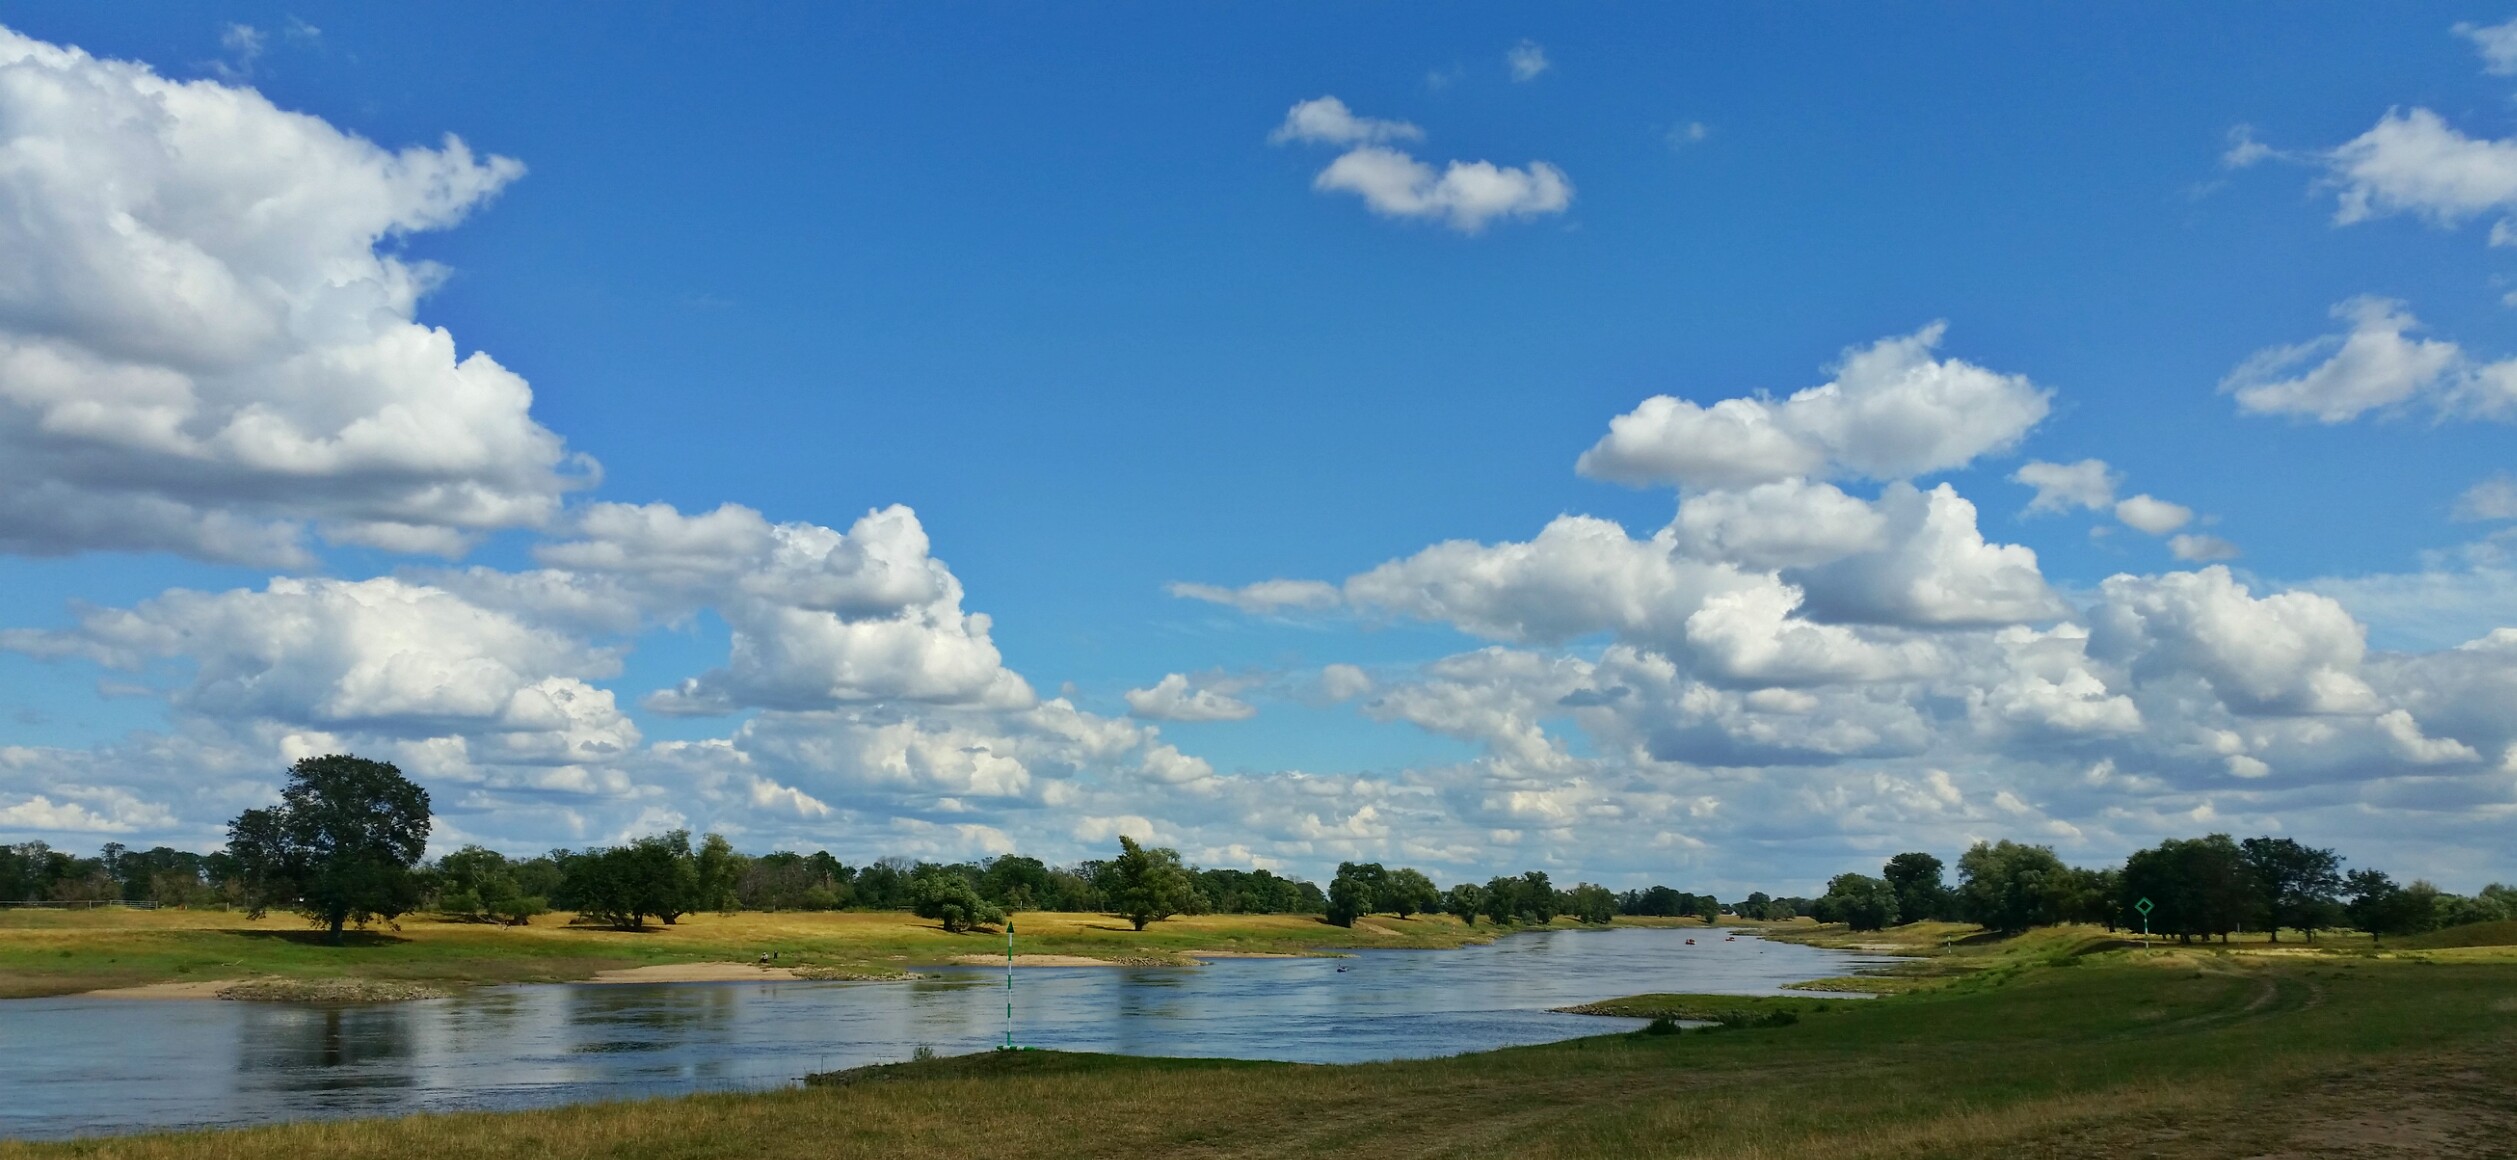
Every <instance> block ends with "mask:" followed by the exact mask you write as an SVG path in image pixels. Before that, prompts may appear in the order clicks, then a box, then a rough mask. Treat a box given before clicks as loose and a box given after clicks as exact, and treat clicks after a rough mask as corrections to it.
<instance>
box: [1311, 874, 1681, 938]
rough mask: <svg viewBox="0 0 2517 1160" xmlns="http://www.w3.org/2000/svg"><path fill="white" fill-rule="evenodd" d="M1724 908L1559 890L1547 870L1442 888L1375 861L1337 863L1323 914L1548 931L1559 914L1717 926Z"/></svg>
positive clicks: (1662, 896) (1654, 893) (1663, 891)
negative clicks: (1430, 918) (1438, 917)
mask: <svg viewBox="0 0 2517 1160" xmlns="http://www.w3.org/2000/svg"><path fill="white" fill-rule="evenodd" d="M1722 913H1723V907H1722V904H1721V903H1720V902H1718V901H1716V900H1715V899H1714V897H1713V896H1712V895H1709V894H1689V893H1686V892H1684V891H1680V890H1673V889H1671V888H1669V887H1667V886H1652V887H1648V888H1645V889H1640V890H1628V891H1626V892H1624V893H1622V894H1619V893H1616V892H1614V891H1611V890H1609V889H1608V888H1607V887H1605V886H1601V885H1598V884H1597V883H1591V882H1583V883H1579V884H1577V885H1575V886H1574V887H1573V888H1572V889H1570V890H1559V889H1557V888H1556V886H1555V884H1554V883H1552V882H1550V881H1549V880H1548V878H1547V873H1546V872H1545V871H1543V870H1531V871H1528V872H1527V873H1523V874H1518V875H1498V876H1496V877H1494V878H1490V879H1488V880H1487V881H1486V884H1485V885H1483V886H1479V885H1477V884H1476V883H1473V882H1462V883H1459V884H1458V885H1455V886H1453V887H1451V888H1450V889H1448V890H1444V889H1442V888H1440V887H1438V886H1435V885H1434V883H1433V879H1431V878H1429V877H1427V876H1426V875H1425V873H1424V872H1423V871H1420V870H1415V869H1412V868H1404V867H1402V868H1400V869H1397V870H1391V869H1389V868H1387V867H1385V866H1383V865H1381V864H1380V863H1378V862H1340V863H1338V864H1337V876H1336V877H1335V878H1333V879H1331V880H1330V881H1329V886H1328V907H1327V909H1326V910H1325V911H1323V912H1322V916H1323V917H1324V918H1326V919H1327V920H1328V921H1330V922H1333V923H1336V924H1337V925H1339V926H1353V925H1354V924H1355V920H1356V919H1358V918H1362V917H1363V916H1365V915H1369V914H1388V915H1393V916H1395V917H1398V918H1401V919H1404V918H1409V917H1412V916H1414V915H1417V914H1449V915H1452V916H1454V917H1456V918H1458V919H1459V920H1461V921H1462V922H1465V923H1467V924H1469V925H1470V926H1475V925H1477V920H1479V919H1481V918H1482V919H1484V920H1486V921H1487V922H1489V923H1492V924H1494V925H1496V926H1506V925H1512V924H1517V923H1533V924H1537V925H1541V926H1544V925H1546V924H1547V923H1550V922H1553V921H1555V919H1556V917H1557V916H1558V915H1564V916H1568V917H1571V918H1573V919H1575V920H1577V921H1580V922H1584V923H1591V924H1596V925H1606V924H1608V923H1610V922H1613V921H1615V920H1616V918H1617V916H1618V915H1649V916H1653V917H1663V918H1690V917H1692V918H1702V919H1703V920H1704V921H1706V922H1708V923H1709V922H1715V921H1719V920H1720V918H1721V916H1722Z"/></svg>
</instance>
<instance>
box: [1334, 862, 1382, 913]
mask: <svg viewBox="0 0 2517 1160" xmlns="http://www.w3.org/2000/svg"><path fill="white" fill-rule="evenodd" d="M1389 893H1390V872H1389V870H1388V868H1386V867H1384V866H1382V865H1381V864H1380V863H1378V862H1340V863H1338V864H1337V877H1335V878H1332V879H1329V883H1328V920H1329V921H1330V922H1333V923H1336V924H1337V925H1339V926H1353V925H1354V924H1355V920H1356V919H1358V918H1362V917H1363V916H1364V915H1367V914H1371V913H1372V912H1374V911H1376V910H1388V909H1390V905H1389Z"/></svg>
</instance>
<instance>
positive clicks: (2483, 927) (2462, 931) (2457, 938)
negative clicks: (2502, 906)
mask: <svg viewBox="0 0 2517 1160" xmlns="http://www.w3.org/2000/svg"><path fill="white" fill-rule="evenodd" d="M2386 945H2388V946H2390V947H2397V948H2400V949H2403V950H2428V949H2433V948H2443V947H2505V946H2517V919H2507V920H2504V921H2501V922H2477V923H2473V924H2472V925H2469V926H2451V927H2448V928H2447V929H2445V930H2434V931H2431V932H2429V933H2428V934H2424V935H2415V936H2413V937H2411V938H2404V939H2396V940H2395V941H2393V942H2391V943H2388V944H2386Z"/></svg>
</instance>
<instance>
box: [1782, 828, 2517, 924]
mask: <svg viewBox="0 0 2517 1160" xmlns="http://www.w3.org/2000/svg"><path fill="white" fill-rule="evenodd" d="M2343 862H2344V859H2343V857H2342V856H2341V855H2340V854H2338V853H2336V852H2335V851H2333V850H2330V849H2324V848H2320V847H2316V846H2310V845H2307V844H2305V843H2302V842H2299V841H2298V840H2296V839H2293V838H2276V837H2270V836H2266V837H2259V838H2247V839H2244V840H2243V841H2239V840H2234V839H2232V838H2230V837H2229V835H2227V834H2211V835H2207V836H2205V837H2200V838H2170V839H2168V840H2167V841H2164V842H2161V843H2159V844H2158V845H2156V846H2153V847H2150V848H2149V849H2146V850H2141V851H2138V852H2136V853H2134V854H2133V855H2132V856H2131V857H2129V858H2126V859H2125V860H2124V862H2123V864H2122V865H2120V866H2107V867H2098V868H2087V867H2078V866H2069V865H2065V864H2064V863H2063V861H2062V859H2061V858H2059V857H2057V856H2056V855H2055V853H2054V850H2053V847H2051V846H2031V845H2023V844H2021V843H2017V842H2009V841H2002V842H1978V843H1976V844H1975V845H1974V846H1972V847H1970V848H1968V850H1967V852H1966V853H1965V854H1964V855H1962V856H1960V857H1959V859H1958V867H1957V869H1958V882H1957V885H1956V886H1954V887H1952V886H1948V885H1946V884H1945V883H1944V880H1943V877H1942V871H1943V866H1942V863H1941V861H1940V859H1938V858H1935V857H1933V856H1932V855H1930V854H1924V853H1905V854H1899V855H1897V856H1895V857H1893V858H1890V859H1888V861H1887V863H1886V865H1884V866H1882V867H1880V872H1879V874H1878V875H1877V876H1872V875H1868V874H1838V875H1836V876H1835V877H1834V878H1833V879H1832V880H1830V881H1829V882H1828V883H1827V892H1826V894H1825V895H1824V896H1823V897H1820V898H1817V899H1814V900H1810V901H1808V902H1807V904H1806V905H1805V907H1802V908H1799V909H1798V913H1802V914H1807V915H1810V916H1811V917H1814V918H1816V919H1818V920H1819V921H1821V922H1841V923H1845V924H1847V925H1849V926H1851V927H1852V928H1853V929H1855V930H1878V929H1882V928H1884V927H1889V926H1897V925H1901V924H1903V923H1908V922H1917V921H1922V920H1925V919H1940V920H1946V921H1956V922H1973V923H1977V924H1979V925H1982V926H1984V927H1987V928H1989V929H1992V930H2000V931H2018V930H2025V929H2027V928H2029V927H2033V926H2051V925H2056V924H2060V923H2069V922H2086V923H2096V924H2099V925H2103V926H2105V927H2106V928H2107V929H2109V930H2120V929H2137V928H2141V927H2142V926H2143V925H2144V916H2143V915H2142V913H2141V911H2140V909H2139V903H2140V902H2141V901H2142V900H2143V899H2147V900H2149V902H2150V906H2151V909H2150V912H2149V914H2148V915H2147V928H2148V929H2149V930H2150V931H2151V932H2152V933H2154V934H2161V935H2174V936H2176V938H2177V940H2178V941H2180V942H2191V941H2193V940H2194V939H2196V938H2210V937H2213V936H2218V937H2219V938H2220V939H2221V940H2222V941H2226V940H2227V938H2228V936H2229V935H2230V934H2232V933H2235V932H2239V931H2248V930H2257V931H2265V932H2268V933H2269V934H2270V935H2271V936H2272V938H2273V939H2274V940H2275V941H2278V940H2279V938H2280V934H2281V932H2282V931H2284V930H2292V931H2297V932H2299V933H2300V934H2301V935H2303V936H2304V937H2306V938H2308V939H2310V940H2313V939H2314V938H2315V937H2316V933H2317V932H2318V931H2322V930H2334V929H2342V928H2350V929H2355V930H2363V931H2367V932H2370V933H2371V934H2375V935H2381V936H2382V935H2408V934H2418V933H2421V932H2423V931H2429V930H2437V929H2440V928H2443V927H2450V926H2461V925H2465V924H2468V923H2476V922H2496V921H2499V920H2501V919H2507V918H2512V917H2517V888H2512V887H2509V886H2504V885H2500V884H2497V883H2494V884H2492V885H2490V886H2486V887H2484V888H2483V889H2482V890H2481V891H2480V892H2479V893H2477V894H2473V895H2470V896H2467V895H2458V894H2451V893H2448V892H2446V891H2443V890H2440V889H2439V888H2438V887H2436V886H2433V885H2431V884H2430V883H2428V882H2423V881H2414V882H2412V883H2410V884H2409V885H2405V884H2400V883H2397V882H2396V881H2395V880H2394V878H2393V877H2392V876H2390V875H2388V874H2386V873H2384V872H2383V871H2379V870H2373V869H2360V870H2348V871H2346V870H2345V869H2344V867H2343ZM1789 901H1790V902H1794V903H1797V902H1798V901H1799V900H1789ZM1761 917H1762V916H1761Z"/></svg>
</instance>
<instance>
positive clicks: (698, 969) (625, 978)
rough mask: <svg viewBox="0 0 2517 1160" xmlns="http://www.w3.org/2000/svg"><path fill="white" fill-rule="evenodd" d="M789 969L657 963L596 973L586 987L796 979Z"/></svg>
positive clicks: (793, 969) (748, 965) (748, 964)
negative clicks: (590, 985)
mask: <svg viewBox="0 0 2517 1160" xmlns="http://www.w3.org/2000/svg"><path fill="white" fill-rule="evenodd" d="M796 977H797V976H796V973H795V968H793V967H764V966H760V965H758V964H756V963H657V964H656V965H654V966H651V967H622V968H619V969H617V970H610V971H599V972H597V973H596V974H595V976H594V977H593V978H591V979H588V980H586V981H587V982H589V983H740V982H746V981H749V980H753V979H792V978H796Z"/></svg>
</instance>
